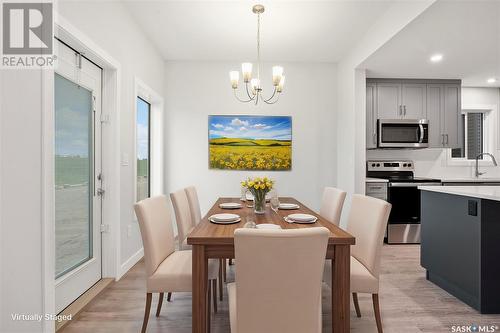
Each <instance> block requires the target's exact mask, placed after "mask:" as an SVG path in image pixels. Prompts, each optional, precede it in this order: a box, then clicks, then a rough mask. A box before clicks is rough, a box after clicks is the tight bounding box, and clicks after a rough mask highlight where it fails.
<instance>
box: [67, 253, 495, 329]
mask: <svg viewBox="0 0 500 333" xmlns="http://www.w3.org/2000/svg"><path fill="white" fill-rule="evenodd" d="M234 268H235V266H228V267H227V274H228V281H233V279H234ZM380 280H381V283H380V293H379V296H380V307H381V313H382V324H383V327H384V332H385V333H391V332H394V333H401V332H405V333H417V332H419V333H420V332H428V333H439V332H443V333H444V332H451V326H452V325H471V324H477V325H496V326H498V327H499V330H497V332H500V315H480V314H478V313H477V312H476V311H475V310H474V309H472V308H470V307H469V306H467V305H466V304H464V303H462V302H461V301H459V300H457V299H455V298H454V297H453V296H451V295H449V294H448V293H446V292H445V291H443V290H442V289H440V288H438V287H437V286H435V285H434V284H432V283H431V282H428V281H427V280H426V279H425V271H424V270H423V269H422V268H421V267H420V249H419V246H416V245H402V246H395V245H391V246H384V247H383V257H382V273H381V277H380ZM145 290H146V289H145V282H144V263H143V262H142V261H141V262H139V263H138V264H137V265H135V266H134V267H133V268H132V269H131V270H130V271H129V272H128V273H127V274H126V275H125V277H124V278H122V279H121V280H120V281H118V282H117V283H115V284H114V285H112V286H111V287H109V288H108V289H107V290H105V291H104V292H103V293H102V294H101V295H99V296H98V297H97V298H96V299H95V300H94V301H92V302H91V303H90V304H89V305H88V306H87V308H86V309H85V310H84V311H82V312H81V313H80V315H79V317H78V318H76V319H75V320H73V321H72V322H71V323H70V324H68V325H67V326H66V327H65V328H64V329H63V330H62V331H61V332H64V333H71V332H86V333H87V332H91V333H100V332H107V333H109V332H119V333H126V332H134V333H136V332H140V329H141V325H142V319H143V316H144V304H145V301H146V291H145ZM297 292H300V291H299V290H298V291H297ZM330 297H331V294H330V291H329V289H328V287H327V286H326V284H325V285H324V288H323V312H324V313H325V315H324V317H323V331H325V332H326V331H327V329H328V330H331V329H330V327H331V318H330V315H329V313H330V304H331V302H330ZM358 299H359V306H360V310H361V318H357V317H356V312H355V310H354V305H353V304H352V302H351V331H352V332H363V333H364V332H366V333H372V332H377V327H376V323H375V318H374V315H373V308H372V297H371V295H367V294H358ZM157 304H158V294H155V295H153V303H152V306H153V307H155V308H156V305H157ZM298 306H300V304H299V305H298ZM211 326H212V332H214V333H223V332H225V333H227V332H229V331H230V330H229V314H228V305H227V293H224V301H223V302H222V303H219V307H218V313H217V314H215V315H214V314H212V318H211ZM148 332H167V333H190V332H191V294H190V293H174V294H173V295H172V302H167V301H166V300H164V302H163V307H162V311H161V314H160V317H159V318H156V317H155V314H154V311H152V313H151V316H150V318H149V324H148Z"/></svg>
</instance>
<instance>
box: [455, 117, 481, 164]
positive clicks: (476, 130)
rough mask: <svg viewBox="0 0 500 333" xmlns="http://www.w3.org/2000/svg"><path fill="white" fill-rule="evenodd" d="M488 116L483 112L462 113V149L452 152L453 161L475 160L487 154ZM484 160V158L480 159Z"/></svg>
mask: <svg viewBox="0 0 500 333" xmlns="http://www.w3.org/2000/svg"><path fill="white" fill-rule="evenodd" d="M486 119H487V114H486V113H485V112H481V111H476V110H474V111H466V112H464V113H462V124H461V126H462V134H463V135H462V138H461V141H462V142H461V146H462V148H455V149H452V150H451V157H452V158H453V159H465V160H474V159H476V156H477V155H479V154H481V153H483V152H486V151H487V150H486V149H485V148H486V147H485V143H486V142H487V141H488V140H486V136H485V128H486V126H485V124H486ZM480 159H482V157H480Z"/></svg>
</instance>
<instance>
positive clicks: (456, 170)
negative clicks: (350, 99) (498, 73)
mask: <svg viewBox="0 0 500 333" xmlns="http://www.w3.org/2000/svg"><path fill="white" fill-rule="evenodd" d="M462 105H463V106H466V105H496V106H497V110H498V111H497V112H500V89H498V88H462ZM492 121H494V131H495V133H494V134H496V136H497V138H496V139H497V140H494V141H495V143H497V144H496V145H494V147H493V149H492V150H491V151H489V152H490V153H493V154H494V155H495V157H496V158H497V160H498V161H499V162H500V150H499V149H500V146H499V145H498V135H499V134H500V124H499V117H498V114H497V115H496V117H493V119H492ZM366 157H367V159H378V158H381V159H410V160H413V161H415V173H416V175H417V176H420V177H435V178H439V179H446V178H448V179H450V178H469V177H474V165H473V164H474V163H472V162H470V163H468V164H469V165H450V163H449V149H437V148H433V149H421V150H367V153H366ZM488 159H489V158H488V157H486V158H485V160H488ZM480 169H481V171H482V172H484V171H486V172H487V174H485V175H484V176H485V177H498V178H500V167H494V166H493V164H491V163H488V165H485V166H483V165H481V166H480Z"/></svg>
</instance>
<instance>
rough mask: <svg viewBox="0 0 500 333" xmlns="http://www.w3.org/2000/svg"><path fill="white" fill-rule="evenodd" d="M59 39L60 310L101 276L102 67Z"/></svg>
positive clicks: (57, 234)
mask: <svg viewBox="0 0 500 333" xmlns="http://www.w3.org/2000/svg"><path fill="white" fill-rule="evenodd" d="M56 43H57V44H58V48H57V50H58V51H57V56H58V66H57V69H56V73H55V74H54V75H55V77H54V88H55V112H54V113H55V147H54V151H55V156H54V162H55V175H54V176H55V177H54V179H55V243H56V249H55V253H56V258H55V285H56V312H57V313H59V312H60V311H62V310H63V309H64V308H65V307H67V306H68V305H69V304H71V303H72V302H73V301H74V300H76V299H77V298H78V297H79V296H80V295H81V294H83V293H84V292H85V291H86V290H88V289H89V288H90V287H92V286H93V285H94V284H95V283H96V282H97V281H99V280H100V279H101V233H100V226H101V209H102V207H101V206H102V202H101V197H102V196H101V194H102V193H100V191H99V190H100V189H101V187H102V184H101V181H100V179H101V178H102V177H101V122H100V115H101V74H102V69H101V68H99V67H98V66H96V65H94V64H93V63H92V62H90V61H89V60H87V59H85V58H84V57H82V56H81V55H80V54H78V53H77V52H75V51H74V50H73V49H71V48H70V47H68V46H66V45H65V44H63V43H61V42H60V41H56Z"/></svg>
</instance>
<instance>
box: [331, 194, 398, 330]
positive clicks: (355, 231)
mask: <svg viewBox="0 0 500 333" xmlns="http://www.w3.org/2000/svg"><path fill="white" fill-rule="evenodd" d="M390 212H391V204H389V203H387V202H386V201H384V200H380V199H376V198H372V197H367V196H364V195H359V194H354V195H353V197H352V204H351V212H350V215H349V220H348V224H347V232H349V233H350V234H351V235H353V236H354V237H356V245H353V246H351V291H352V297H353V301H354V307H355V308H356V314H357V316H358V317H361V312H360V310H359V304H358V294H357V293H368V294H372V300H373V310H374V312H375V320H376V322H377V329H378V332H379V333H382V320H381V317H380V306H379V301H378V291H379V274H380V255H381V251H382V245H383V242H384V233H385V228H386V226H387V220H388V218H389V213H390ZM331 269H332V266H331V262H327V264H326V265H325V276H324V281H326V282H327V284H328V285H329V286H330V287H331V286H332V283H331V281H332V280H331V278H332V270H331ZM333 292H335V291H333Z"/></svg>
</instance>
